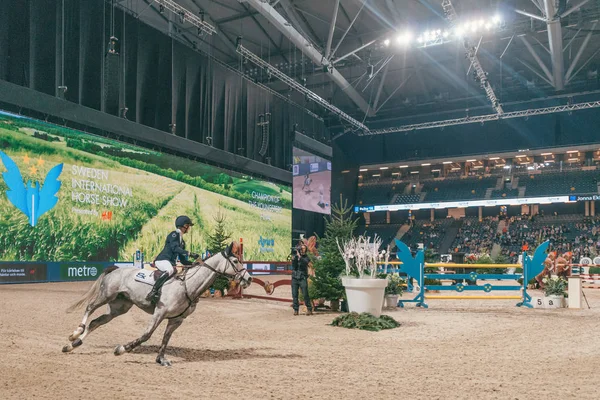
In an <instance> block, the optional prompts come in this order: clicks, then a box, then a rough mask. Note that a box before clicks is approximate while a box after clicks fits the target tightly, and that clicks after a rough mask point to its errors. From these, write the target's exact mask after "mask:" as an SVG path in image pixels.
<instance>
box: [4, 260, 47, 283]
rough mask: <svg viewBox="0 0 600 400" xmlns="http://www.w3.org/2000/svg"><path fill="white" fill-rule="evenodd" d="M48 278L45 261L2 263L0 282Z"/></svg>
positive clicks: (38, 280) (30, 281) (19, 281)
mask: <svg viewBox="0 0 600 400" xmlns="http://www.w3.org/2000/svg"><path fill="white" fill-rule="evenodd" d="M46 278H47V268H46V264H45V263H27V262H19V263H16V262H15V263H11V262H3V263H0V283H32V282H44V281H46Z"/></svg>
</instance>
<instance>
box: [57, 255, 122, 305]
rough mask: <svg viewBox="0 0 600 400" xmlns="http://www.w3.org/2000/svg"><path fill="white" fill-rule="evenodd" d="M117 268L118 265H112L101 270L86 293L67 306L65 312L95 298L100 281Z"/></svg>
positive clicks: (98, 290)
mask: <svg viewBox="0 0 600 400" xmlns="http://www.w3.org/2000/svg"><path fill="white" fill-rule="evenodd" d="M118 268H119V267H117V266H114V265H113V266H110V267H108V268H106V269H105V270H104V271H103V272H102V274H100V276H99V277H98V279H96V282H94V284H93V285H92V286H91V287H90V289H89V290H88V291H87V293H86V294H84V295H83V297H82V298H81V299H79V300H78V301H77V302H76V303H74V304H73V305H71V306H70V307H69V308H67V312H68V313H71V312H73V311H75V310H77V309H78V308H80V307H81V306H83V305H84V304H86V303H89V302H90V300H92V299H95V298H96V297H97V296H98V293H99V292H100V287H101V286H102V281H103V280H104V277H105V276H106V275H108V274H110V273H111V272H113V271H114V270H116V269H118Z"/></svg>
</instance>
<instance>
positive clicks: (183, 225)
mask: <svg viewBox="0 0 600 400" xmlns="http://www.w3.org/2000/svg"><path fill="white" fill-rule="evenodd" d="M192 226H194V224H193V223H192V220H191V219H190V218H189V217H187V216H185V215H181V216H179V217H177V219H176V220H175V228H177V229H176V230H174V231H173V232H171V233H169V235H168V236H167V240H166V241H165V247H164V249H163V250H162V251H161V252H160V254H159V255H158V256H157V257H156V259H155V260H154V266H155V267H156V268H157V269H158V270H160V271H163V274H162V275H161V276H160V278H158V279H157V280H156V283H155V284H154V287H153V288H152V290H151V291H150V293H148V296H146V300H148V301H151V302H152V304H156V303H157V302H158V299H160V293H161V288H162V286H163V285H164V283H165V282H166V281H168V280H169V278H171V277H172V276H173V275H175V271H176V269H175V264H176V263H177V261H178V260H179V262H180V263H181V264H183V265H192V264H193V262H192V261H190V260H189V259H188V257H189V258H192V259H196V258H198V257H199V255H198V254H195V253H190V252H188V251H186V250H185V241H184V240H183V237H182V236H183V235H184V234H186V233H187V232H188V231H189V230H190V228H191V227H192Z"/></svg>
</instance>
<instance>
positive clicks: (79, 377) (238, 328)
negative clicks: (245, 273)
mask: <svg viewBox="0 0 600 400" xmlns="http://www.w3.org/2000/svg"><path fill="white" fill-rule="evenodd" d="M89 284H90V283H85V282H82V283H59V284H30V285H14V286H7V285H3V286H0V307H1V308H2V311H1V313H0V339H1V340H0V349H2V362H1V363H0V377H1V378H0V399H32V398H36V399H40V398H51V399H63V398H64V399H66V398H68V399H121V398H144V399H170V398H177V399H187V398H190V399H192V398H193V399H209V398H210V399H230V398H231V399H234V398H235V399H253V400H259V399H399V398H404V399H565V398H567V399H568V398H576V399H597V398H599V396H600V395H599V394H598V393H599V391H598V389H597V387H598V383H597V379H596V376H597V375H598V372H599V371H600V346H598V343H600V339H599V337H600V318H599V317H600V291H593V290H587V291H586V294H587V296H588V300H589V301H590V304H591V306H592V309H591V310H587V309H586V310H528V309H520V308H517V307H514V306H513V303H514V302H513V301H512V300H507V301H492V302H490V301H488V302H485V301H472V302H471V301H469V302H458V301H442V300H437V301H431V302H430V306H431V308H430V309H429V310H423V309H416V308H414V307H413V306H410V307H409V308H407V309H405V310H398V311H393V312H389V313H388V314H389V315H392V316H393V317H394V318H396V319H397V320H398V321H400V322H401V323H402V326H401V327H400V328H398V329H394V330H389V331H383V332H379V333H372V332H365V331H351V330H346V329H342V328H333V327H330V326H328V325H327V324H328V323H329V322H330V321H331V320H332V318H333V315H332V314H319V315H315V316H312V317H308V316H304V315H301V316H298V317H293V316H292V312H291V309H290V308H289V306H288V305H287V304H281V303H273V302H265V301H260V300H232V299H213V298H209V299H202V300H201V302H200V304H199V307H198V309H197V311H196V312H195V313H194V314H192V315H191V316H190V317H189V318H188V320H187V321H186V322H185V323H184V324H183V325H182V326H181V328H179V330H178V331H176V332H175V334H174V336H173V338H172V340H171V345H172V346H171V347H170V348H169V349H168V350H167V356H168V357H170V360H171V361H173V366H172V367H171V368H163V367H159V366H157V365H156V364H155V363H154V358H155V353H156V350H157V345H158V344H159V343H160V339H161V337H162V332H163V330H164V325H162V326H161V327H159V329H158V330H157V334H155V336H154V337H153V338H152V339H151V340H150V341H149V342H147V343H146V344H145V345H143V346H142V347H141V348H140V349H138V350H137V351H135V352H134V353H131V354H126V355H123V356H121V357H115V356H114V355H113V353H112V351H113V348H114V347H115V345H117V344H124V343H125V342H128V341H130V340H132V339H133V338H136V337H137V336H138V335H139V334H140V333H141V331H142V330H143V329H144V326H145V325H146V322H147V321H148V316H147V315H146V314H144V313H142V312H141V311H140V310H137V309H132V311H131V312H130V313H129V314H127V315H124V316H122V317H120V318H118V319H116V320H113V321H112V322H111V323H109V324H108V325H106V326H104V327H101V328H99V329H98V330H97V331H95V332H94V333H92V334H91V335H90V336H89V337H88V338H87V339H86V340H85V342H84V344H83V345H82V346H81V347H80V348H78V349H76V350H75V351H74V352H73V353H71V354H63V353H61V348H62V346H63V345H64V344H66V343H67V336H68V335H69V334H70V333H71V331H72V330H73V329H74V328H75V327H76V326H77V324H79V320H80V317H81V314H80V313H76V314H66V313H65V311H64V310H65V308H66V307H67V306H68V305H69V304H70V303H72V302H73V301H74V300H76V299H77V298H78V297H79V296H80V295H81V294H82V293H83V292H84V291H85V290H86V288H87V287H88V286H89ZM258 289H260V288H258ZM278 290H279V289H278ZM257 293H260V291H258V292H257ZM103 310H104V308H102V309H101V310H98V311H103Z"/></svg>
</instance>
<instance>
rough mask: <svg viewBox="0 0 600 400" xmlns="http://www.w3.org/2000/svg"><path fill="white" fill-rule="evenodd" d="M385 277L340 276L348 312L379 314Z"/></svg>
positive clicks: (377, 315)
mask: <svg viewBox="0 0 600 400" xmlns="http://www.w3.org/2000/svg"><path fill="white" fill-rule="evenodd" d="M387 284H388V282H387V279H367V278H363V279H357V278H342V285H344V287H345V288H346V297H347V299H348V309H349V311H350V312H357V313H363V312H368V313H370V314H373V315H374V316H376V317H379V316H380V315H381V309H382V307H383V295H384V294H385V288H386V287H387Z"/></svg>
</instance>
